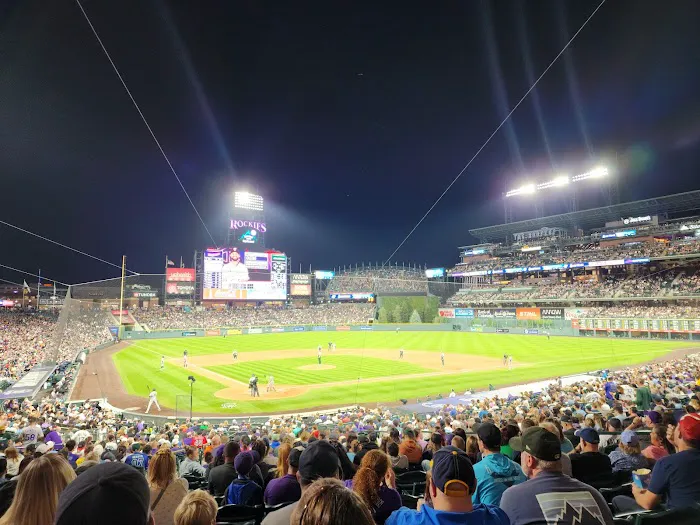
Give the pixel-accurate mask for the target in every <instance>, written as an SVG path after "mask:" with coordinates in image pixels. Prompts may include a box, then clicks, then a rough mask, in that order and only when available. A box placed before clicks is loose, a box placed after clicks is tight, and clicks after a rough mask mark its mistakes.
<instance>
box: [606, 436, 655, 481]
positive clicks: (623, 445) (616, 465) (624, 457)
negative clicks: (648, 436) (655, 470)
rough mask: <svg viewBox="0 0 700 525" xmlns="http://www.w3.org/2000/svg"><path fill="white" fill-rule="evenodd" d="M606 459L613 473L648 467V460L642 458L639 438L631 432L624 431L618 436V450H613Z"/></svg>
mask: <svg viewBox="0 0 700 525" xmlns="http://www.w3.org/2000/svg"><path fill="white" fill-rule="evenodd" d="M608 457H609V458H610V463H611V464H612V470H613V472H620V471H632V470H637V469H640V468H647V467H648V466H649V460H648V459H647V458H645V457H644V456H642V450H641V446H640V444H639V438H638V437H637V434H636V433H635V432H634V431H632V430H625V431H624V432H623V433H622V434H621V435H620V446H619V448H617V449H615V450H613V451H612V452H611V453H610V454H609V455H608Z"/></svg>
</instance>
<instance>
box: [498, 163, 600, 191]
mask: <svg viewBox="0 0 700 525" xmlns="http://www.w3.org/2000/svg"><path fill="white" fill-rule="evenodd" d="M608 174H609V170H608V168H606V167H605V166H597V167H595V168H593V169H592V170H590V171H587V172H586V173H581V174H579V175H574V176H573V177H570V176H569V175H557V176H556V177H554V178H553V179H552V180H549V181H547V182H542V183H539V184H535V183H528V184H523V185H522V186H520V187H519V188H515V189H513V190H510V191H507V192H506V194H505V196H506V198H509V197H516V196H518V195H532V194H534V193H537V192H538V191H542V190H549V189H553V188H563V187H566V186H569V185H570V184H576V183H578V182H583V181H585V180H589V179H601V178H603V177H607V176H608Z"/></svg>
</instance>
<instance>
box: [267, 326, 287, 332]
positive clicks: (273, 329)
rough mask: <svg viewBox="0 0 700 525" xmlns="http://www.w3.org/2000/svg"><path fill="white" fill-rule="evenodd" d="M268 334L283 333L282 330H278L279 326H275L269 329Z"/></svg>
mask: <svg viewBox="0 0 700 525" xmlns="http://www.w3.org/2000/svg"><path fill="white" fill-rule="evenodd" d="M270 332H272V333H278V332H284V328H280V327H279V326H275V327H273V328H271V329H270Z"/></svg>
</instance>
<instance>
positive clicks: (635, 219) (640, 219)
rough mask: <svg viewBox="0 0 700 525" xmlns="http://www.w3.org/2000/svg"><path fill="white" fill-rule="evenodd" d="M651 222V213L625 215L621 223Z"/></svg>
mask: <svg viewBox="0 0 700 525" xmlns="http://www.w3.org/2000/svg"><path fill="white" fill-rule="evenodd" d="M644 222H651V215H640V216H639V217H626V218H624V219H622V223H623V224H640V223H644Z"/></svg>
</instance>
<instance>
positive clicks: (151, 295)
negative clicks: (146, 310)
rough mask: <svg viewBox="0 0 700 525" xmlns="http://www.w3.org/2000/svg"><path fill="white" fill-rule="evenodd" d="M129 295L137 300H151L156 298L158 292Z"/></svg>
mask: <svg viewBox="0 0 700 525" xmlns="http://www.w3.org/2000/svg"><path fill="white" fill-rule="evenodd" d="M131 295H132V296H133V297H136V298H137V299H153V298H155V297H158V292H131Z"/></svg>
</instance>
